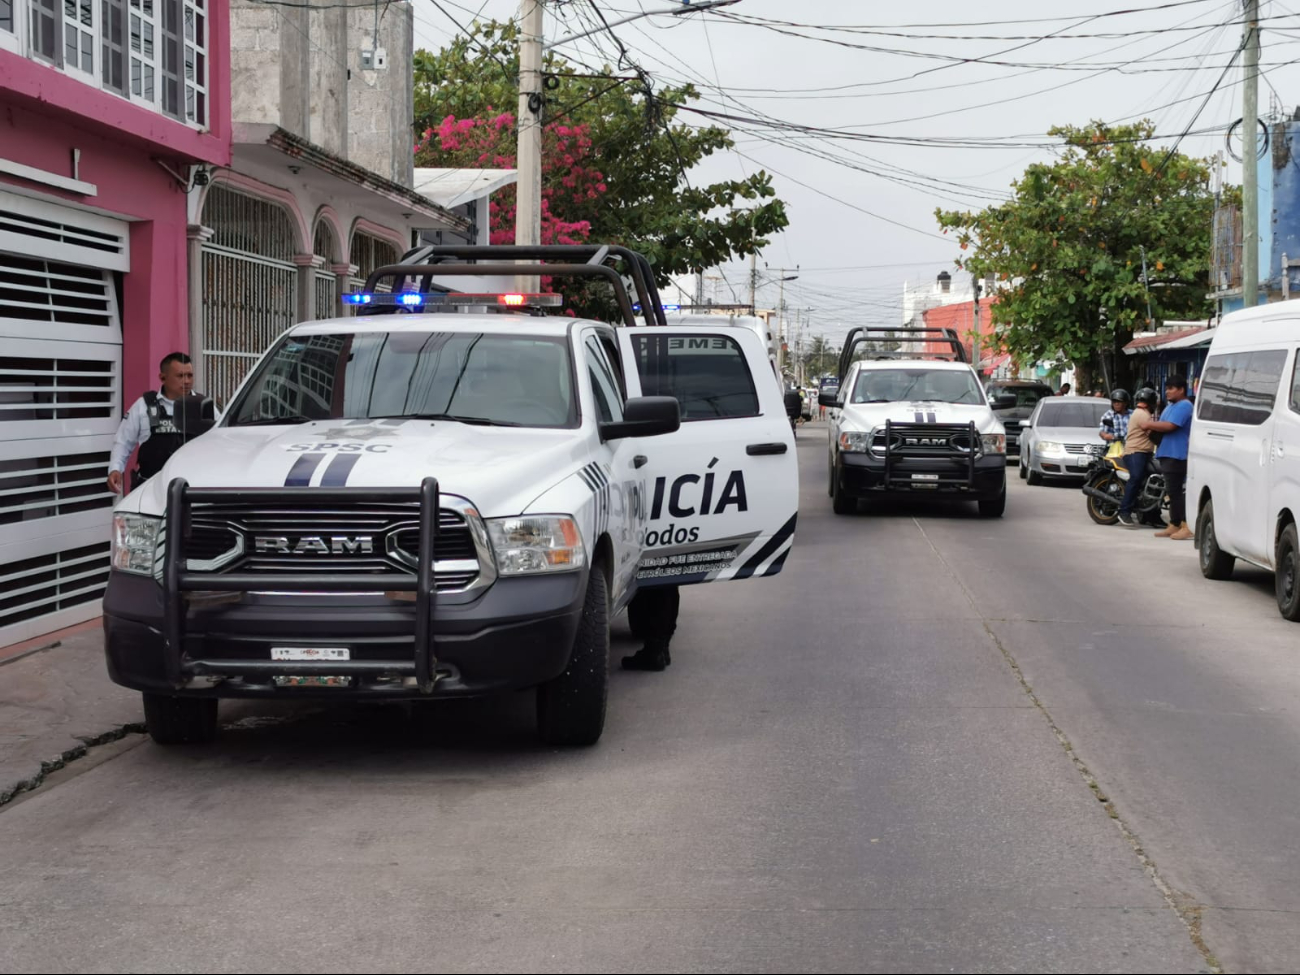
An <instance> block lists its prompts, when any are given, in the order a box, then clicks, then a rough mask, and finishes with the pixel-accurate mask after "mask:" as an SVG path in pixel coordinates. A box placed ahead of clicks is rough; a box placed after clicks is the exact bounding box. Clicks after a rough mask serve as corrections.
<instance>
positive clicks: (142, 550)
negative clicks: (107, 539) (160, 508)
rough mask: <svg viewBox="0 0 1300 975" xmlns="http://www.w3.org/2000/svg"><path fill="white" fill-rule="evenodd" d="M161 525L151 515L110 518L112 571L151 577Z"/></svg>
mask: <svg viewBox="0 0 1300 975" xmlns="http://www.w3.org/2000/svg"><path fill="white" fill-rule="evenodd" d="M161 526H162V519H161V518H154V517H151V516H150V515H129V514H118V515H113V554H112V560H113V562H112V564H113V568H115V569H120V570H121V571H122V572H138V573H140V574H141V575H152V574H153V563H154V554H155V552H156V551H157V548H158V529H159V528H160V527H161Z"/></svg>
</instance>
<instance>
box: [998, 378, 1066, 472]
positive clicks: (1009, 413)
mask: <svg viewBox="0 0 1300 975" xmlns="http://www.w3.org/2000/svg"><path fill="white" fill-rule="evenodd" d="M986 392H987V393H988V397H989V402H990V403H993V402H996V401H997V400H998V399H999V397H1002V396H1014V397H1015V398H1016V405H1015V406H1010V407H1007V408H1006V409H995V410H994V411H993V412H994V413H996V414H997V417H998V419H999V420H1001V421H1002V425H1003V426H1004V427H1006V430H1007V456H1008V457H1013V456H1015V455H1017V454H1019V453H1020V428H1021V427H1022V426H1023V425H1024V422H1025V421H1026V420H1027V419H1029V415H1030V414H1031V413H1033V412H1034V407H1035V406H1037V405H1038V401H1039V400H1040V399H1043V398H1045V397H1048V396H1051V395H1053V393H1052V387H1051V386H1049V385H1047V384H1046V383H1040V382H1037V381H1035V380H1032V379H999V380H997V381H996V382H991V383H989V384H988V387H987V389H986Z"/></svg>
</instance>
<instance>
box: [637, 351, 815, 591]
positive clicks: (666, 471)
mask: <svg viewBox="0 0 1300 975" xmlns="http://www.w3.org/2000/svg"><path fill="white" fill-rule="evenodd" d="M618 333H619V343H620V348H621V351H622V353H623V357H624V363H625V371H626V374H627V384H628V394H629V395H630V396H675V397H677V400H678V402H679V403H680V404H681V410H682V425H681V429H680V430H678V431H677V432H676V433H671V434H666V435H664V436H662V437H650V438H647V439H646V440H642V441H638V443H640V444H643V445H644V450H643V453H644V455H645V456H646V457H647V458H648V462H647V464H646V466H645V468H644V471H645V474H646V482H647V485H646V487H647V502H648V508H649V511H648V515H649V521H648V523H647V526H646V532H645V537H644V539H643V543H644V550H643V552H642V557H641V564H640V568H639V570H638V573H637V581H638V585H640V586H656V585H687V584H691V583H700V582H713V581H721V580H725V579H747V578H751V577H753V576H764V575H776V574H777V573H778V572H780V571H781V567H782V565H783V564H784V563H785V559H786V556H787V555H789V553H790V547H791V545H792V544H793V541H794V529H795V520H796V516H797V514H798V509H799V471H798V458H797V457H796V456H795V441H794V432H793V431H792V430H791V429H790V421H789V420H788V418H787V417H786V413H785V404H784V399H783V394H782V390H781V386H780V383H779V381H778V380H777V379H776V378H775V377H774V376H773V374H772V369H771V365H770V364H769V362H768V358H767V352H766V349H765V348H764V346H763V343H762V342H761V341H760V339H759V338H758V336H757V335H755V334H754V333H753V332H752V331H750V330H748V329H743V328H733V327H729V326H726V325H721V326H719V327H717V328H710V327H709V326H707V325H691V326H680V327H673V326H668V327H664V326H655V327H648V326H638V327H633V328H620V329H619V330H618Z"/></svg>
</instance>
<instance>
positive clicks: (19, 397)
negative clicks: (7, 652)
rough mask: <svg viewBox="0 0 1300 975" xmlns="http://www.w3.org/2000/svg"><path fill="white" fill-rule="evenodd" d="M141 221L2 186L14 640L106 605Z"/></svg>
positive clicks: (5, 488)
mask: <svg viewBox="0 0 1300 975" xmlns="http://www.w3.org/2000/svg"><path fill="white" fill-rule="evenodd" d="M129 268H130V254H129V249H128V230H127V225H126V224H125V223H124V222H122V221H119V220H113V219H111V218H109V217H104V216H100V215H98V214H92V213H86V212H83V211H80V210H76V209H73V208H71V207H65V206H61V205H59V204H57V203H53V202H47V201H43V200H35V199H30V198H28V197H24V196H18V195H16V194H11V193H6V192H4V191H0V646H4V645H8V644H12V643H17V642H21V641H23V640H27V639H30V638H32V637H35V636H39V635H41V634H42V633H48V632H50V631H51V630H56V629H59V628H61V627H64V626H69V625H71V624H73V623H79V622H82V621H84V620H88V619H92V618H94V617H95V616H97V615H98V614H99V601H100V597H101V596H102V595H103V592H104V588H105V586H106V585H107V581H108V549H109V543H108V532H109V511H110V509H111V508H112V506H113V502H114V497H115V496H114V495H113V494H112V493H111V492H110V491H109V490H108V487H107V485H106V484H105V478H106V477H107V475H108V461H109V454H110V452H111V450H112V446H113V435H114V433H115V432H116V430H117V424H118V421H119V420H120V419H121V416H122V402H121V400H122V387H121V372H122V369H121V366H122V327H121V317H120V314H119V309H118V306H117V289H116V287H115V284H114V276H115V272H125V271H128V270H129Z"/></svg>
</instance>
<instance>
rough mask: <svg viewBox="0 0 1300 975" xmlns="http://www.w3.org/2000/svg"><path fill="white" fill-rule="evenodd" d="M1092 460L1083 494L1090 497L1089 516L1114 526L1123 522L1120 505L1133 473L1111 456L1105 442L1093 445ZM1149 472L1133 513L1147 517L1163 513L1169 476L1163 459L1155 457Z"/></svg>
mask: <svg viewBox="0 0 1300 975" xmlns="http://www.w3.org/2000/svg"><path fill="white" fill-rule="evenodd" d="M1088 451H1089V452H1090V453H1091V454H1092V463H1091V464H1089V465H1088V471H1087V473H1086V474H1085V475H1084V481H1083V493H1084V495H1085V497H1086V499H1087V505H1088V517H1090V518H1091V519H1092V520H1093V521H1095V522H1096V523H1097V524H1099V525H1113V524H1115V523H1116V522H1117V521H1119V507H1120V504H1121V503H1122V502H1123V500H1124V489H1125V488H1126V487H1127V486H1128V481H1129V478H1130V477H1132V474H1130V473H1129V471H1128V468H1126V467H1125V466H1124V463H1123V461H1122V460H1121V459H1120V458H1119V457H1107V456H1106V451H1107V447H1106V446H1105V445H1104V444H1094V445H1091V446H1089V448H1088ZM1147 471H1148V473H1147V475H1146V477H1145V479H1144V480H1143V481H1142V485H1141V487H1140V488H1139V489H1138V494H1137V497H1136V498H1135V499H1134V501H1133V513H1134V514H1135V515H1137V516H1138V517H1139V518H1143V519H1145V518H1147V517H1149V516H1150V515H1151V514H1152V513H1153V512H1155V513H1157V514H1158V513H1159V512H1160V510H1161V509H1162V508H1164V507H1165V506H1166V505H1167V503H1168V502H1167V499H1166V498H1165V475H1164V474H1163V473H1162V472H1161V470H1160V466H1159V462H1158V461H1156V460H1155V458H1152V460H1151V464H1150V466H1148V468H1147Z"/></svg>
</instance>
